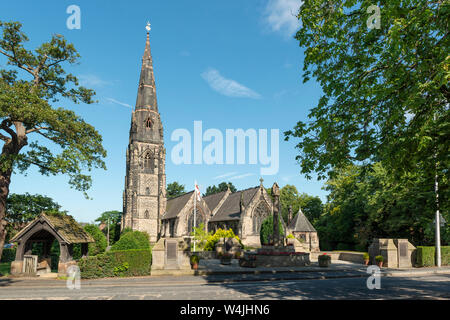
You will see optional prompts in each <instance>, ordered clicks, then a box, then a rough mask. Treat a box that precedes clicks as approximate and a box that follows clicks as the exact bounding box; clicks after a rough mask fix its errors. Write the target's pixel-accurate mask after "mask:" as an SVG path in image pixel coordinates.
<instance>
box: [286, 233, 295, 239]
mask: <svg viewBox="0 0 450 320" xmlns="http://www.w3.org/2000/svg"><path fill="white" fill-rule="evenodd" d="M286 239H295V237H294V236H293V235H292V233H290V234H288V236H287V237H286Z"/></svg>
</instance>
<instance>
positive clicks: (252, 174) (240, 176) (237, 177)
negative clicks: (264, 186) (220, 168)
mask: <svg viewBox="0 0 450 320" xmlns="http://www.w3.org/2000/svg"><path fill="white" fill-rule="evenodd" d="M254 175H255V174H254V173H245V174H241V175H239V176H234V177H231V178H228V180H237V179H242V178H246V177H251V176H254Z"/></svg>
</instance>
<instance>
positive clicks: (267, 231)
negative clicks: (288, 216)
mask: <svg viewBox="0 0 450 320" xmlns="http://www.w3.org/2000/svg"><path fill="white" fill-rule="evenodd" d="M278 226H279V228H278V234H279V235H280V239H283V238H284V230H283V225H282V223H281V219H280V221H279V223H278ZM269 237H270V238H272V239H273V215H270V216H268V217H267V218H266V219H265V220H264V221H263V223H262V224H261V230H260V233H259V240H260V241H261V244H268V243H269Z"/></svg>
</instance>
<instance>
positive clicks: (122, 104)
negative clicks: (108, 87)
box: [106, 98, 133, 109]
mask: <svg viewBox="0 0 450 320" xmlns="http://www.w3.org/2000/svg"><path fill="white" fill-rule="evenodd" d="M106 100H108V101H109V102H112V103H115V104H118V105H121V106H124V107H127V108H131V109H133V107H132V106H131V105H129V104H128V103H125V102H121V101H118V100H116V99H113V98H106Z"/></svg>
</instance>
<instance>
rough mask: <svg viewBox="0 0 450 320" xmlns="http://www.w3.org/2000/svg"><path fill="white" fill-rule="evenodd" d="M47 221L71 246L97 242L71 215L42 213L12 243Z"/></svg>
mask: <svg viewBox="0 0 450 320" xmlns="http://www.w3.org/2000/svg"><path fill="white" fill-rule="evenodd" d="M41 219H43V220H45V221H46V222H47V223H48V224H49V225H50V227H51V228H52V229H53V230H54V231H55V232H56V233H58V234H59V235H60V236H61V238H63V239H64V241H66V242H67V243H69V244H72V243H89V242H95V241H94V239H92V237H91V236H90V235H89V233H87V232H86V231H85V230H84V229H83V228H82V227H81V226H80V224H78V222H76V221H75V219H74V218H73V217H72V216H69V215H62V214H61V215H53V214H51V215H50V214H45V213H41V214H40V215H39V217H37V218H36V219H34V220H33V221H32V222H30V223H29V224H28V225H27V226H26V227H25V228H23V229H22V230H21V231H20V232H19V233H18V234H16V235H15V236H14V237H13V238H12V239H11V242H14V241H17V240H19V239H20V238H21V237H22V236H23V235H24V234H25V233H26V232H27V231H28V230H30V229H31V228H32V227H33V226H34V225H35V224H36V223H38V222H39V220H41Z"/></svg>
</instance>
